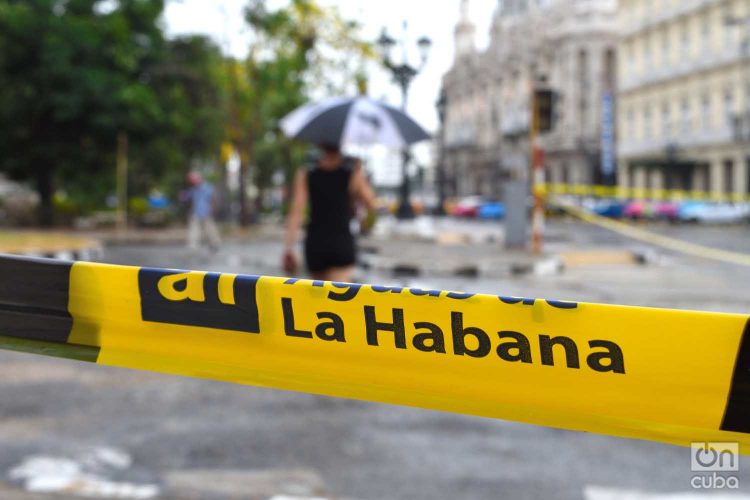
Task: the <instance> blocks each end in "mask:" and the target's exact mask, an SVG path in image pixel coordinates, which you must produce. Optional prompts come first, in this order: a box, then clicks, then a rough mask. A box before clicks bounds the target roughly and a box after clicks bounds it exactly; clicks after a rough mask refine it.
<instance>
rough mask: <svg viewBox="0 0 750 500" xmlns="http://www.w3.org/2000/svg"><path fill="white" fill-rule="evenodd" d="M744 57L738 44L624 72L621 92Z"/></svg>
mask: <svg viewBox="0 0 750 500" xmlns="http://www.w3.org/2000/svg"><path fill="white" fill-rule="evenodd" d="M742 59H743V54H742V50H741V49H740V47H738V46H734V47H724V48H723V49H722V50H721V51H720V52H718V53H716V52H710V53H707V54H703V55H701V56H695V55H693V56H692V57H690V58H687V57H686V58H683V59H681V60H680V61H679V63H677V64H660V65H655V66H653V67H652V68H649V69H648V70H646V72H645V73H640V74H631V75H628V74H627V72H625V73H623V75H622V76H621V78H620V82H619V89H620V92H629V91H632V90H635V89H638V88H641V87H646V86H648V85H656V84H659V83H662V82H666V81H669V80H674V79H678V78H685V77H686V76H689V75H692V74H696V73H700V72H704V71H708V70H711V69H713V68H718V67H721V66H724V65H727V64H732V63H738V62H741V61H742Z"/></svg>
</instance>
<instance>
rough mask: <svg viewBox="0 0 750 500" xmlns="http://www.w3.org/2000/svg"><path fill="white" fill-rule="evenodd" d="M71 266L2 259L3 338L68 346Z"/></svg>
mask: <svg viewBox="0 0 750 500" xmlns="http://www.w3.org/2000/svg"><path fill="white" fill-rule="evenodd" d="M72 266H73V264H72V263H71V262H64V261H58V260H52V259H35V258H28V257H18V256H10V255H0V329H2V335H6V336H10V337H17V338H23V339H31V340H43V341H48V342H67V341H68V337H69V336H70V330H71V328H72V327H73V318H72V317H71V315H70V313H69V312H68V294H69V288H70V269H71V267H72Z"/></svg>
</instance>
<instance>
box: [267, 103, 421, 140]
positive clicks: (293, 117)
mask: <svg viewBox="0 0 750 500" xmlns="http://www.w3.org/2000/svg"><path fill="white" fill-rule="evenodd" d="M281 129H282V130H283V131H284V133H285V134H286V135H287V136H288V137H291V138H294V139H300V140H304V141H308V142H312V143H314V144H382V145H384V146H390V147H396V148H401V147H404V146H407V145H409V144H413V143H415V142H420V141H424V140H427V139H429V138H430V135H429V134H428V133H427V132H425V130H424V129H423V128H422V127H421V126H419V124H417V122H415V121H414V120H412V119H411V118H410V117H409V116H407V115H406V114H405V113H404V112H402V111H400V110H398V109H396V108H394V107H392V106H388V105H387V104H383V103H381V102H378V101H374V100H372V99H368V98H366V97H355V98H344V97H335V98H331V99H327V100H325V101H321V102H317V103H311V104H307V105H305V106H302V107H301V108H298V109H296V110H295V111H293V112H291V113H290V114H288V115H287V116H286V117H284V119H283V120H281Z"/></svg>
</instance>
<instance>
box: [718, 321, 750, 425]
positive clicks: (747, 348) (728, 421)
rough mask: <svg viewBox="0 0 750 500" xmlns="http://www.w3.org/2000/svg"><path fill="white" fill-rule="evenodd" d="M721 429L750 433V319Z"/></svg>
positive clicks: (742, 341) (742, 342) (738, 354)
mask: <svg viewBox="0 0 750 500" xmlns="http://www.w3.org/2000/svg"><path fill="white" fill-rule="evenodd" d="M721 430H723V431H733V432H744V433H748V434H750V319H749V320H748V322H747V324H746V325H745V331H744V332H743V334H742V339H741V340H740V348H739V352H738V353H737V361H736V362H735V364H734V376H733V377H732V387H731V389H730V391H729V398H728V400H727V408H726V410H725V411H724V420H723V421H722V423H721Z"/></svg>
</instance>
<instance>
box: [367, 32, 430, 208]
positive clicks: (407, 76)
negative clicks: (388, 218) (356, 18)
mask: <svg viewBox="0 0 750 500" xmlns="http://www.w3.org/2000/svg"><path fill="white" fill-rule="evenodd" d="M404 28H406V23H404ZM397 43H399V42H397V41H396V40H394V39H393V38H392V37H391V36H389V35H388V33H387V32H386V30H385V28H383V31H382V32H381V34H380V38H379V39H378V41H377V44H378V47H380V49H381V51H382V57H383V65H384V66H385V67H386V68H387V69H388V70H389V71H390V72H391V76H392V77H393V81H394V82H396V84H397V85H398V86H399V88H400V89H401V109H402V110H403V111H404V112H406V105H407V102H408V98H409V86H410V85H411V82H412V80H414V78H415V77H416V76H417V75H418V74H419V72H420V71H421V70H422V69H423V68H424V66H425V63H426V62H427V55H428V53H429V50H430V47H431V46H432V41H430V39H429V38H427V37H422V38H420V39H419V40H418V41H417V47H418V48H419V52H420V59H421V60H420V63H419V65H418V66H412V65H411V64H409V63H408V56H407V47H406V42H405V40H404V39H402V40H401V42H400V43H399V44H400V45H401V49H402V52H403V59H402V62H401V64H396V63H394V62H393V59H392V58H391V52H392V50H393V48H394V47H395V46H396V44H397ZM410 158H411V155H410V153H409V148H408V147H404V149H403V151H402V152H401V176H402V179H401V191H400V200H399V206H398V210H397V212H396V217H398V218H399V219H412V218H414V209H413V207H412V205H411V200H410V198H411V185H410V182H409V171H408V168H409V160H410Z"/></svg>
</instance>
